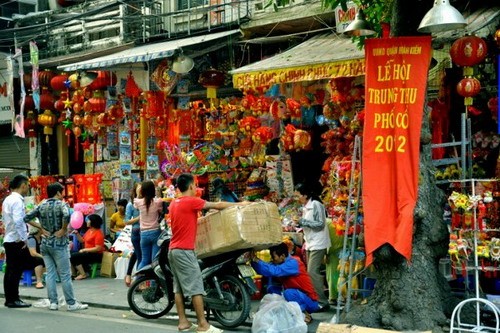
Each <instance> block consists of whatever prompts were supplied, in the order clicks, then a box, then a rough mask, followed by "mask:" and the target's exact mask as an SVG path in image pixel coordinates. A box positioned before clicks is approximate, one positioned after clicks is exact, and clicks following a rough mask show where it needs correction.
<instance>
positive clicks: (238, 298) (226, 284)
mask: <svg viewBox="0 0 500 333" xmlns="http://www.w3.org/2000/svg"><path fill="white" fill-rule="evenodd" d="M219 286H220V288H221V290H222V293H223V294H227V295H229V297H231V298H233V299H234V300H235V304H234V308H233V310H232V311H222V310H214V309H211V310H212V312H213V314H214V318H215V320H217V322H219V323H220V324H221V325H223V326H225V327H229V328H232V327H238V326H240V325H241V324H243V323H244V322H245V321H246V320H247V318H248V315H249V314H250V306H251V304H250V294H249V293H248V290H247V289H246V287H245V285H244V284H243V282H241V280H240V279H238V278H236V277H234V276H231V275H225V276H223V277H221V278H220V279H219Z"/></svg>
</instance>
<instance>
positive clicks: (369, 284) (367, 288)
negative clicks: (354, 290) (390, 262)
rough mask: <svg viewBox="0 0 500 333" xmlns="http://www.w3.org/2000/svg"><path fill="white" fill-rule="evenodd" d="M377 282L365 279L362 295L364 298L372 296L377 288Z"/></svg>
mask: <svg viewBox="0 0 500 333" xmlns="http://www.w3.org/2000/svg"><path fill="white" fill-rule="evenodd" d="M376 282H377V279H372V278H368V277H365V278H364V279H363V292H362V293H361V294H362V296H363V298H367V297H368V296H370V295H371V294H372V290H373V289H374V288H375V283H376Z"/></svg>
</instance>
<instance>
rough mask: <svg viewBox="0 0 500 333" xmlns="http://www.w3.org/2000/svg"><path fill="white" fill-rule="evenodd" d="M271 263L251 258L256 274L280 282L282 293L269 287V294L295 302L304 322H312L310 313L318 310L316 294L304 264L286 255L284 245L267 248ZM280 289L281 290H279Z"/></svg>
mask: <svg viewBox="0 0 500 333" xmlns="http://www.w3.org/2000/svg"><path fill="white" fill-rule="evenodd" d="M269 253H270V254H271V263H267V262H264V261H262V260H260V259H259V258H257V257H256V256H255V255H254V256H253V258H252V267H253V268H254V269H255V271H256V272H257V273H258V274H261V275H263V276H267V277H275V278H278V280H279V281H280V282H281V284H282V286H283V288H282V289H283V291H282V292H281V290H279V291H278V290H276V288H273V287H271V288H270V290H268V291H269V292H271V293H280V294H281V293H282V294H283V297H284V298H285V299H286V300H287V301H288V302H292V301H293V302H297V303H298V304H299V306H300V309H301V310H302V311H303V312H304V314H305V321H306V322H308V323H309V322H310V321H311V320H312V318H311V315H310V313H311V312H316V311H318V310H319V309H320V306H319V304H318V294H316V291H315V290H314V286H313V284H312V281H311V277H310V276H309V274H308V273H307V269H306V267H305V265H304V263H303V262H302V261H301V260H300V259H298V258H296V257H293V256H291V255H289V254H288V246H287V245H286V244H285V243H281V244H278V245H276V246H272V247H270V248H269ZM280 289H281V288H280Z"/></svg>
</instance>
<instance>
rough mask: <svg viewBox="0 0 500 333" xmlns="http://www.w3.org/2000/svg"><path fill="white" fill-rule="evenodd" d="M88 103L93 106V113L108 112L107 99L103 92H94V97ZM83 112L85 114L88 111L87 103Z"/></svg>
mask: <svg viewBox="0 0 500 333" xmlns="http://www.w3.org/2000/svg"><path fill="white" fill-rule="evenodd" d="M88 102H89V103H90V105H91V106H92V112H93V113H103V112H104V111H106V98H105V97H104V95H103V94H102V92H101V91H99V90H98V91H94V95H93V96H92V98H90V99H89V100H88ZM83 110H84V111H85V112H87V111H88V110H86V107H85V103H84V104H83Z"/></svg>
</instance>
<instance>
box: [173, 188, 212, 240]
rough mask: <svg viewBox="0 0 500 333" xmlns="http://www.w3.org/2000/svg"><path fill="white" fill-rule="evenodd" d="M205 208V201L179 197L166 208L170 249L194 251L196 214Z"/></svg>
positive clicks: (196, 198)
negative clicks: (169, 228)
mask: <svg viewBox="0 0 500 333" xmlns="http://www.w3.org/2000/svg"><path fill="white" fill-rule="evenodd" d="M204 206H205V200H203V199H200V198H198V197H180V198H177V199H175V200H174V201H172V203H171V204H170V207H169V208H168V210H169V213H170V226H171V228H172V240H171V241H170V249H183V250H194V245H195V240H196V228H197V226H198V225H197V221H198V212H199V211H200V210H202V209H203V207H204Z"/></svg>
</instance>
